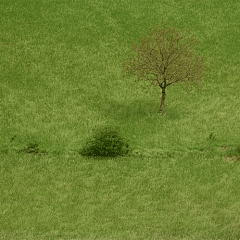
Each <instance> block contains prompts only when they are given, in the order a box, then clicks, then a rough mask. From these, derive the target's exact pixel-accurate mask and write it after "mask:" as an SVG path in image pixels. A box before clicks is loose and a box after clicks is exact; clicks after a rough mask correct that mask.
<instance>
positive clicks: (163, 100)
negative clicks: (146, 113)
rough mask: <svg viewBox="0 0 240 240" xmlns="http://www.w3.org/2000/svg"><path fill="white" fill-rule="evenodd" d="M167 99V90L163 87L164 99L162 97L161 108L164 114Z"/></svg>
mask: <svg viewBox="0 0 240 240" xmlns="http://www.w3.org/2000/svg"><path fill="white" fill-rule="evenodd" d="M165 100H166V92H165V89H162V99H161V104H160V109H159V113H160V114H164V110H165Z"/></svg>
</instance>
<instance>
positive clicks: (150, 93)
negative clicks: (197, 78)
mask: <svg viewBox="0 0 240 240" xmlns="http://www.w3.org/2000/svg"><path fill="white" fill-rule="evenodd" d="M0 9H1V14H0V19H1V32H0V51H1V52H0V56H1V58H0V239H7V240H9V239H14V240H15V239H16V240H21V239H24V240H25V239H26V240H30V239H34V240H36V239H170V240H171V239H208V240H209V239H231V240H233V239H240V202H239V199H240V188H239V182H240V161H239V160H240V149H239V147H240V108H239V106H240V104H239V92H240V60H239V59H240V55H239V52H240V44H239V43H240V42H239V36H240V28H239V22H240V14H239V11H240V3H238V1H236V0H230V1H208V0H203V1H196V0H186V1H164V0H151V1H130V0H122V1H112V0H107V1H106V0H98V1H92V0H81V1H76V0H68V1H66V0H63V1H58V0H56V1H52V0H40V1H28V0H21V1H16V0H12V1H7V0H4V1H1V2H0ZM164 22H168V23H169V25H170V26H173V27H176V28H178V29H180V30H185V29H190V30H191V33H192V35H194V36H195V37H196V38H197V39H198V40H200V41H201V44H199V45H198V46H197V48H196V51H198V52H199V53H201V54H202V55H204V56H205V57H207V59H208V63H209V68H208V71H207V75H206V76H205V78H204V81H203V82H202V86H203V91H201V90H198V89H197V88H193V87H191V88H190V89H189V91H190V93H191V94H187V93H186V92H185V91H184V90H183V88H182V86H181V85H176V86H170V87H169V88H168V89H167V99H166V112H165V114H164V115H163V116H161V115H159V114H158V109H159V105H160V100H161V92H160V88H157V87H155V86H151V85H149V84H148V83H146V82H135V77H134V76H133V77H130V78H127V77H125V76H124V75H123V74H122V68H121V64H122V62H123V61H124V60H125V59H127V58H128V57H129V56H131V54H132V49H131V43H132V42H138V41H139V40H140V38H141V37H142V36H145V35H147V33H148V32H149V29H150V28H152V27H154V26H155V25H159V24H160V25H161V24H162V25H163V23H164ZM106 124H110V125H111V124H112V125H116V126H118V127H120V129H121V133H122V135H123V136H124V137H126V138H127V139H128V140H129V144H130V147H131V148H132V151H131V152H130V153H129V154H128V155H127V156H121V157H117V158H99V159H96V158H91V157H84V156H81V155H80V154H79V150H80V149H81V147H82V146H84V144H85V143H86V139H88V137H89V136H90V135H91V134H92V129H93V128H94V127H96V126H103V125H106Z"/></svg>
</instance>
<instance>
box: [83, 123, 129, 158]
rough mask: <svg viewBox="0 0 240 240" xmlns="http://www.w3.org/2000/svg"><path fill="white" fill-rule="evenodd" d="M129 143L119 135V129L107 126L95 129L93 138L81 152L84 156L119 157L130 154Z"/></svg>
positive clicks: (89, 139)
mask: <svg viewBox="0 0 240 240" xmlns="http://www.w3.org/2000/svg"><path fill="white" fill-rule="evenodd" d="M128 152H129V143H128V141H127V140H126V139H125V138H123V137H122V136H121V135H120V133H119V128H116V127H111V126H105V127H101V128H98V129H95V133H94V135H93V137H92V138H88V140H87V143H86V145H85V146H84V147H83V148H82V149H81V150H80V151H79V153H80V154H81V155H82V156H91V157H117V156H123V155H126V154H128Z"/></svg>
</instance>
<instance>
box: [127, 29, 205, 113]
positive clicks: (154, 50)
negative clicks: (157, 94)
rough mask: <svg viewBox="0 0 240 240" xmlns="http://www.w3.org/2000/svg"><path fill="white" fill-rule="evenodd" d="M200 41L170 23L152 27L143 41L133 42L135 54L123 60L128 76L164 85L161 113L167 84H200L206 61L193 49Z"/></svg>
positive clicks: (161, 86)
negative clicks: (171, 26) (182, 32)
mask: <svg viewBox="0 0 240 240" xmlns="http://www.w3.org/2000/svg"><path fill="white" fill-rule="evenodd" d="M188 33H189V31H188ZM198 43H199V41H197V40H196V39H195V38H194V37H188V36H186V35H184V34H181V33H180V32H179V31H178V30H177V29H175V28H170V27H168V26H167V25H166V26H165V27H164V28H162V29H159V28H157V27H156V28H154V29H151V30H150V32H149V34H148V35H147V36H146V37H142V39H141V43H140V44H137V43H133V45H132V47H133V49H134V51H135V53H136V54H135V56H134V57H132V58H130V59H128V60H126V61H125V62H124V63H123V70H124V72H125V73H127V75H136V76H137V79H138V80H144V81H151V83H152V84H153V85H156V86H159V87H160V88H161V90H162V98H161V104H160V109H159V112H160V114H163V113H164V110H165V100H166V88H167V87H168V86H170V85H174V84H176V83H178V82H183V83H186V84H192V83H195V84H197V85H198V86H199V87H200V82H201V80H202V79H203V77H204V70H205V69H206V67H207V64H206V63H205V58H204V57H202V56H198V55H197V54H196V52H195V51H194V47H195V45H196V44H198ZM185 90H186V89H185Z"/></svg>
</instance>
